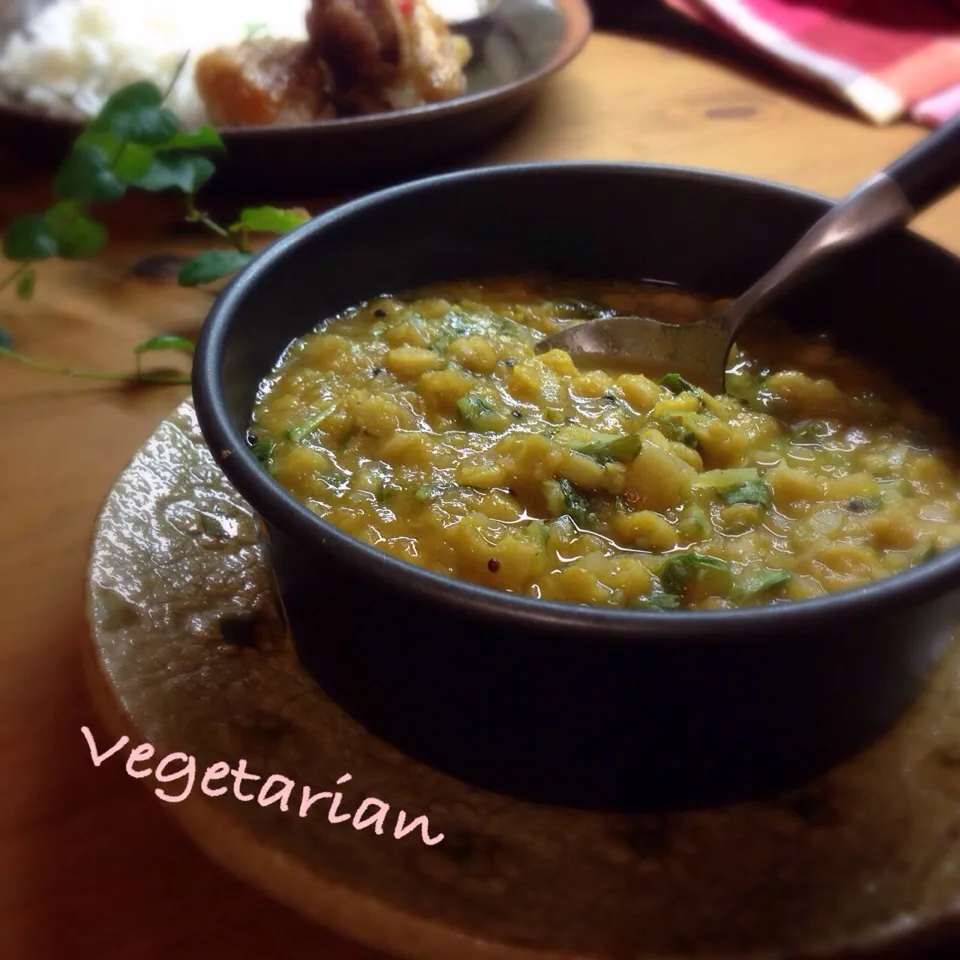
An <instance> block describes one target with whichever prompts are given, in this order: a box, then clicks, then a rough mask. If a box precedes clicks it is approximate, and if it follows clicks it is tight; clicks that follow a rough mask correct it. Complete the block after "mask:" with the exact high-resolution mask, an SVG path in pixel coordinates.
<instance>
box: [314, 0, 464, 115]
mask: <svg viewBox="0 0 960 960" xmlns="http://www.w3.org/2000/svg"><path fill="white" fill-rule="evenodd" d="M307 32H308V35H309V37H310V45H311V49H312V50H313V51H314V52H315V53H316V54H317V56H319V57H321V58H323V59H324V60H325V61H326V62H327V63H328V64H329V65H330V68H331V70H332V72H333V76H334V82H335V87H336V101H337V108H338V112H340V113H345V114H350V113H354V114H356V113H361V114H362V113H375V112H380V111H384V110H391V109H400V108H403V107H413V106H419V105H420V104H424V103H435V102H436V101H438V100H448V99H450V98H452V97H456V96H459V95H460V94H461V93H463V91H464V89H465V87H466V80H465V78H464V75H463V66H464V64H465V63H466V62H467V61H468V60H469V58H470V53H471V51H470V46H469V43H468V42H467V41H466V40H465V39H464V38H462V37H455V36H454V35H453V34H452V33H451V31H450V28H449V27H448V26H447V24H446V22H445V21H444V20H443V18H442V17H440V16H439V15H438V14H437V13H435V12H434V10H433V9H432V8H431V7H430V6H429V4H428V3H426V2H424V0H402V3H398V0H312V3H311V6H310V11H309V13H308V14H307Z"/></svg>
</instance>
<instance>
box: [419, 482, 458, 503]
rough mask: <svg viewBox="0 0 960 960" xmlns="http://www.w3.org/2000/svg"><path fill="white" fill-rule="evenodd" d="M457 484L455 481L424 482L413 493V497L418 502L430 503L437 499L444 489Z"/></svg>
mask: <svg viewBox="0 0 960 960" xmlns="http://www.w3.org/2000/svg"><path fill="white" fill-rule="evenodd" d="M455 486H457V484H455V483H422V484H420V486H419V487H417V489H416V490H415V491H414V493H413V499H414V500H416V501H417V502H418V503H430V502H431V501H433V500H436V499H437V498H438V497H439V496H440V494H442V493H443V491H444V490H450V489H452V488H453V487H455Z"/></svg>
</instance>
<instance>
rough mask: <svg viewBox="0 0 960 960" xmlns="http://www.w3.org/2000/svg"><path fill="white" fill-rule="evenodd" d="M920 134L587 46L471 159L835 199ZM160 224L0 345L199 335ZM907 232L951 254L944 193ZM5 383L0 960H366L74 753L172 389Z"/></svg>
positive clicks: (64, 273) (59, 347)
mask: <svg viewBox="0 0 960 960" xmlns="http://www.w3.org/2000/svg"><path fill="white" fill-rule="evenodd" d="M921 135H922V131H920V130H919V129H917V128H914V127H911V126H906V125H903V126H896V127H892V128H889V129H883V130H878V129H873V128H870V127H867V126H865V125H864V124H862V123H861V122H859V121H858V120H856V119H854V118H852V117H850V116H848V115H846V114H844V113H842V112H841V111H839V110H835V109H832V108H831V107H830V105H829V104H828V103H827V102H825V101H823V100H821V99H818V98H809V97H807V96H806V95H804V94H802V93H800V92H799V91H796V90H793V89H792V88H781V87H779V86H778V85H771V84H770V82H768V81H767V80H764V81H761V80H759V79H758V78H757V77H756V76H755V75H753V74H751V73H749V72H744V71H743V70H741V69H740V68H737V67H735V66H731V65H729V64H724V63H720V62H716V61H714V62H711V61H709V60H706V59H703V58H702V57H699V56H694V55H691V54H689V53H685V52H683V51H681V50H678V49H674V48H671V47H670V46H666V45H663V44H653V43H650V42H646V41H642V40H639V39H636V38H632V37H628V36H614V35H605V34H598V35H596V36H595V37H594V38H593V39H592V40H591V41H590V43H589V45H588V47H587V50H586V51H585V53H584V54H583V55H582V57H581V58H580V59H578V60H577V61H576V62H575V63H574V65H573V66H572V67H571V68H570V69H569V70H568V71H567V72H566V73H564V74H563V75H562V76H560V77H559V78H557V80H556V81H555V82H554V83H553V84H552V85H551V86H550V87H549V88H548V90H547V91H546V93H545V96H544V97H543V99H542V101H541V102H540V103H539V104H538V106H537V107H536V108H535V110H534V111H533V113H532V114H531V115H530V116H529V117H528V118H527V120H526V122H525V124H524V125H522V126H521V127H520V128H519V129H517V130H516V131H514V132H513V133H512V134H511V135H510V137H509V138H508V139H507V140H506V141H505V142H502V143H500V144H499V145H497V146H496V147H495V148H492V149H489V150H487V151H485V152H484V154H483V155H482V156H481V157H478V158H477V159H478V160H480V161H482V162H491V161H512V160H521V159H539V158H578V157H582V158H592V159H599V158H603V159H632V160H649V161H661V162H671V163H681V164H687V165H693V166H700V167H714V168H718V169H722V170H728V171H735V172H739V173H744V174H752V175H756V176H761V177H765V178H769V179H775V180H781V181H784V182H787V183H791V184H796V185H798V186H803V187H806V188H810V189H813V190H817V191H820V192H822V193H826V194H833V195H838V194H840V193H842V192H844V191H845V190H847V189H848V188H849V187H851V186H853V185H854V184H855V183H856V182H857V181H858V180H859V179H861V178H862V177H864V176H865V175H867V174H868V173H870V172H871V171H873V170H874V169H876V168H877V167H879V166H881V165H883V164H884V163H885V162H887V161H888V160H889V159H891V158H892V157H894V156H895V155H896V154H897V153H898V152H900V151H902V150H903V149H904V148H906V147H907V146H908V145H909V144H910V143H912V142H913V141H915V140H916V139H917V138H918V137H919V136H921ZM2 183H3V185H2V187H0V216H2V217H4V218H5V217H8V216H9V215H11V214H12V213H14V212H21V211H23V210H25V209H29V208H31V207H34V208H37V209H39V208H41V207H42V204H43V203H44V198H45V190H46V184H45V181H44V178H43V177H42V176H38V175H36V174H29V173H25V172H24V171H22V170H18V169H17V168H16V166H12V167H11V169H10V170H8V171H7V172H6V175H5V176H4V177H3V181H2ZM250 199H251V200H253V201H255V202H264V201H265V200H268V199H270V198H266V197H263V196H252V197H251V198H250ZM299 199H300V200H301V201H303V200H309V198H299ZM308 206H311V208H312V209H314V210H316V209H320V208H321V207H322V206H323V204H320V203H314V204H310V203H308ZM174 218H175V211H173V210H171V209H170V208H169V207H166V206H164V205H162V204H157V205H154V204H149V205H128V206H127V207H126V208H125V209H122V210H120V211H118V212H117V215H116V217H114V218H113V220H112V229H113V233H114V236H115V237H116V238H117V240H116V242H115V243H114V244H113V246H112V247H111V249H110V251H109V252H108V254H107V255H105V256H103V257H102V258H100V259H99V260H98V261H97V262H96V263H95V264H94V265H89V264H71V265H58V264H50V265H48V266H46V267H44V268H43V269H42V270H41V276H40V282H39V285H38V293H37V297H36V299H35V301H34V302H32V303H30V304H28V305H23V304H19V303H17V302H15V301H14V300H13V298H12V297H9V296H8V299H7V300H6V301H4V302H5V304H6V306H5V308H4V311H3V316H2V320H0V327H4V328H6V329H9V330H10V331H11V332H12V333H13V335H14V337H15V340H16V343H17V346H18V348H20V349H21V350H23V351H24V352H27V353H30V354H32V355H34V356H37V357H40V358H43V359H45V360H49V361H53V362H61V363H69V364H74V365H77V364H83V365H87V366H99V367H104V368H114V369H124V368H127V367H129V351H130V349H131V347H132V346H133V345H135V344H136V343H138V342H139V341H141V340H143V339H144V338H146V337H147V336H149V335H151V334H154V333H159V332H170V331H182V332H185V333H188V334H193V333H195V332H196V330H197V328H198V326H199V324H200V321H201V320H202V317H203V313H204V309H205V306H206V304H207V302H208V301H206V300H205V299H204V297H203V296H202V295H200V294H197V293H192V292H189V291H179V290H172V291H171V290H170V289H169V288H167V287H164V286H156V285H148V284H145V283H143V282H142V281H137V280H134V279H131V278H129V277H128V276H127V275H126V270H127V267H128V266H129V264H130V263H131V262H133V261H134V260H136V259H137V258H138V257H140V256H143V255H146V254H148V253H155V252H159V251H167V250H171V249H178V248H182V247H188V246H189V244H188V243H187V241H185V240H184V239H183V237H182V233H181V232H180V231H178V230H177V229H175V227H174V225H173V221H174ZM918 228H919V229H920V230H921V231H922V232H924V233H926V234H927V235H928V236H930V237H932V238H933V239H935V240H937V241H939V242H941V243H943V244H945V245H946V246H948V247H950V248H952V249H954V250H957V251H960V195H957V196H955V197H954V198H952V199H951V200H948V201H946V202H944V203H943V204H941V205H940V207H939V208H938V209H937V210H935V211H932V212H930V213H929V214H928V215H926V216H925V217H924V218H923V219H922V220H921V221H920V223H919V224H918ZM178 237H179V239H178ZM0 365H2V372H0V414H2V423H3V440H4V449H5V455H4V457H3V468H2V470H0V494H2V496H0V503H2V508H0V544H2V550H0V591H2V596H3V600H4V604H3V608H4V614H5V616H4V618H3V621H2V627H0V876H2V877H3V880H2V883H0V942H2V943H3V950H2V953H3V956H4V957H5V958H10V960H26V958H29V960H35V958H42V960H46V958H60V957H69V958H73V957H76V958H82V960H86V958H93V957H98V958H99V957H118V958H120V957H122V958H149V960H152V958H161V957H164V958H166V957H169V956H173V955H175V956H177V957H178V958H180V960H193V958H204V960H217V958H221V957H223V958H226V957H231V958H233V960H241V958H247V957H250V958H253V957H262V956H283V957H284V958H300V957H303V958H307V957H309V958H311V960H316V958H318V957H322V958H323V960H373V958H374V954H372V953H370V952H369V951H365V950H362V949H361V948H359V947H356V946H353V945H350V944H347V943H344V942H342V941H340V940H338V939H337V938H335V937H333V936H332V935H329V934H327V933H325V932H324V931H322V930H319V929H316V928H314V927H311V926H310V925H308V924H307V923H306V922H303V921H301V920H299V919H297V918H295V917H293V916H292V915H290V914H288V913H287V912H286V911H284V910H283V909H281V908H279V907H276V906H274V905H273V904H271V903H269V902H267V901H265V900H264V899H262V898H261V897H260V896H259V895H257V894H255V893H253V892H251V891H249V890H247V889H246V888H244V887H243V886H242V885H240V884H239V883H238V882H235V881H234V880H232V879H230V878H228V877H227V876H225V875H224V874H222V873H221V872H220V871H219V870H217V869H216V868H214V867H213V866H211V865H209V864H208V863H207V862H206V861H205V860H204V859H203V857H201V856H200V854H199V853H197V852H196V851H195V850H194V849H193V848H192V847H191V845H190V844H189V843H188V842H187V840H185V839H184V838H183V837H182V836H181V835H180V834H179V832H178V831H177V830H176V828H175V827H174V826H173V825H172V823H171V822H170V821H168V819H167V818H166V816H165V812H164V810H163V809H162V808H161V807H160V805H159V804H158V803H157V801H156V800H155V799H154V798H153V797H152V796H151V795H150V794H149V793H148V792H147V791H146V790H145V789H143V788H142V786H141V785H139V784H137V783H135V782H134V781H132V780H131V779H130V778H128V777H127V776H126V775H125V774H124V773H123V772H122V768H121V767H120V766H119V765H117V766H112V765H111V764H110V763H109V762H108V763H106V764H105V765H104V766H103V767H101V768H99V769H95V768H94V767H93V765H92V764H91V761H90V756H89V753H88V750H87V746H86V743H85V742H84V739H83V737H82V735H81V733H80V728H81V726H82V725H84V724H94V720H93V710H92V707H91V705H90V703H89V701H88V698H87V694H86V693H85V690H84V686H83V679H82V674H81V670H80V661H79V647H80V639H81V637H82V636H83V634H84V631H85V630H86V625H85V623H84V619H83V607H82V581H83V575H84V570H85V566H86V563H87V559H88V551H89V545H90V543H89V540H90V535H91V531H92V528H93V522H94V518H95V515H96V512H97V510H98V508H99V506H100V502H101V500H102V498H103V497H104V495H105V494H106V492H107V490H108V489H109V487H110V485H111V483H112V481H113V480H114V478H115V477H116V475H117V474H118V473H119V472H120V470H121V469H122V468H123V466H124V464H125V463H126V462H127V460H128V459H129V457H130V456H131V455H132V453H133V452H134V451H135V450H136V449H137V447H138V446H139V445H140V444H141V443H142V442H143V440H144V439H145V438H146V437H147V436H148V434H149V433H150V432H151V431H152V430H153V429H154V427H155V426H156V425H157V423H158V422H159V421H160V420H161V419H162V418H163V416H164V415H165V414H166V413H167V412H168V411H169V410H170V409H172V408H173V407H174V406H175V405H176V404H177V403H178V402H179V401H180V400H181V399H182V398H183V397H184V396H185V395H186V393H187V389H186V388H185V387H147V388H141V389H138V390H127V389H123V388H118V387H116V386H114V385H109V384H107V385H104V384H99V383H96V382H91V381H74V380H67V379H64V378H60V377H58V376H53V375H47V374H42V373H38V372H34V371H30V370H26V369H22V368H20V367H18V366H16V365H14V364H13V363H11V362H7V361H0Z"/></svg>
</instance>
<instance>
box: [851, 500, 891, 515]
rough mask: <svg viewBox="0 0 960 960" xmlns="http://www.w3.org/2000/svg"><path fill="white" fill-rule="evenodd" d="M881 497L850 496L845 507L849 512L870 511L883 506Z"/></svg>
mask: <svg viewBox="0 0 960 960" xmlns="http://www.w3.org/2000/svg"><path fill="white" fill-rule="evenodd" d="M883 503H884V500H883V497H851V498H850V499H849V500H848V501H847V503H846V507H847V509H848V510H849V511H850V512H851V513H870V512H871V511H873V510H879V509H880V508H881V507H882V506H883Z"/></svg>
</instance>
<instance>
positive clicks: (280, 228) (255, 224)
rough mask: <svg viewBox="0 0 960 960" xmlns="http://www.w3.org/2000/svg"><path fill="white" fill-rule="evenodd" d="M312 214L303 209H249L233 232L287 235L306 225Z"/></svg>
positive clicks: (232, 229) (242, 213) (233, 227)
mask: <svg viewBox="0 0 960 960" xmlns="http://www.w3.org/2000/svg"><path fill="white" fill-rule="evenodd" d="M309 219H310V214H309V213H308V212H307V211H306V210H304V209H303V208H302V207H297V208H293V209H290V210H282V209H280V208H279V207H248V208H247V209H246V210H243V211H241V213H240V219H239V220H238V221H237V222H236V223H235V224H233V226H232V227H230V229H231V231H233V232H236V231H238V230H243V229H246V230H249V231H250V232H251V233H287V232H288V231H289V230H293V229H294V228H295V227H299V226H300V225H301V224H304V223H306V222H307V221H308V220H309Z"/></svg>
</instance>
